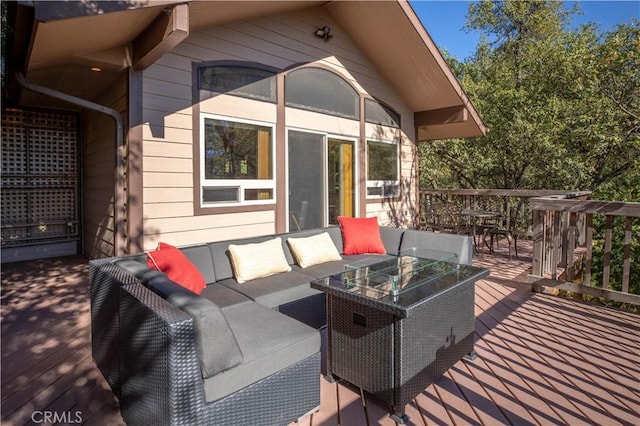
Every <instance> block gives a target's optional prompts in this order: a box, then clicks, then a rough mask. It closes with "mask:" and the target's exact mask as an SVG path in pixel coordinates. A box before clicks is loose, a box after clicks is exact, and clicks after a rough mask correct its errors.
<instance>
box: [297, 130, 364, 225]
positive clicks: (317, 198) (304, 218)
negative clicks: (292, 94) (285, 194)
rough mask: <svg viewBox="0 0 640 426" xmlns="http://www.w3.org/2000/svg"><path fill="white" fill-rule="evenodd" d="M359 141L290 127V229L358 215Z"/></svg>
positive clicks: (335, 221)
mask: <svg viewBox="0 0 640 426" xmlns="http://www.w3.org/2000/svg"><path fill="white" fill-rule="evenodd" d="M355 152H356V151H355V142H354V141H352V140H342V139H337V138H330V137H327V135H326V134H322V133H311V132H303V131H299V130H289V132H288V160H289V161H288V162H289V176H288V178H289V200H288V201H289V212H288V213H289V214H288V216H289V217H288V220H289V230H291V231H296V230H302V229H311V228H318V227H322V226H326V225H328V224H336V223H337V218H338V216H355V214H356V211H355V210H356V195H355V194H356V191H355V164H356V161H355V157H356V155H355Z"/></svg>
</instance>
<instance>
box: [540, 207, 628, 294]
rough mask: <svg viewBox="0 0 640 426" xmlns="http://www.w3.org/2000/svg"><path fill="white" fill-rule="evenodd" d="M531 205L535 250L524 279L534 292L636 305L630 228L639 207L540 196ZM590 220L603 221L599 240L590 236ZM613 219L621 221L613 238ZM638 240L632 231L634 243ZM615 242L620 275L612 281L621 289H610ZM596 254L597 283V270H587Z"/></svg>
mask: <svg viewBox="0 0 640 426" xmlns="http://www.w3.org/2000/svg"><path fill="white" fill-rule="evenodd" d="M530 205H531V210H532V212H533V244H534V245H533V264H532V272H531V275H530V276H529V280H530V282H531V283H533V286H534V290H536V291H544V292H552V293H555V292H557V291H558V290H563V291H569V292H573V293H579V294H589V295H592V296H596V297H602V298H605V299H609V300H613V301H616V302H621V303H632V304H635V305H640V295H638V294H633V293H631V292H630V290H633V288H631V287H630V281H631V266H632V262H636V263H637V262H638V261H640V259H632V255H631V253H632V241H633V238H634V235H633V232H634V230H633V223H634V221H635V222H636V223H638V220H639V219H638V218H640V203H626V202H607V201H594V200H581V199H566V198H562V197H541V198H532V199H531V200H530ZM594 216H595V219H596V220H603V221H604V235H603V236H601V237H598V238H596V236H595V235H594ZM598 216H600V217H598ZM616 218H620V219H616ZM616 220H621V221H623V222H624V226H623V227H622V229H621V230H619V232H618V233H616V232H615V231H616V229H615V227H614V221H616ZM639 237H640V236H639V235H637V230H636V235H635V238H639ZM620 241H622V259H621V262H622V274H621V277H615V280H616V281H617V282H618V283H621V285H620V288H619V289H613V287H612V274H611V272H612V270H613V269H614V266H618V267H619V266H620V265H614V264H612V261H613V260H614V256H612V253H613V251H612V247H613V246H614V242H620ZM596 251H599V253H596ZM596 254H598V255H599V256H601V258H602V265H603V267H602V271H597V272H598V275H599V276H601V277H602V279H601V280H599V281H598V282H595V280H594V279H593V276H594V275H595V274H594V272H596V271H593V269H592V268H593V260H594V258H595V255H596ZM616 269H619V268H616ZM635 291H636V292H637V291H638V290H637V289H636V290H635Z"/></svg>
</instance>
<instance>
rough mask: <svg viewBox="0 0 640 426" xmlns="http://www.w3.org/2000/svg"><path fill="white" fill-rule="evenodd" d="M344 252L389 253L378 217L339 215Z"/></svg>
mask: <svg viewBox="0 0 640 426" xmlns="http://www.w3.org/2000/svg"><path fill="white" fill-rule="evenodd" d="M338 222H339V223H340V229H341V230H342V243H343V246H344V247H343V249H342V252H343V253H344V254H387V251H386V250H385V248H384V244H383V243H382V238H381V237H380V227H379V226H378V218H377V217H368V218H356V217H344V216H339V217H338Z"/></svg>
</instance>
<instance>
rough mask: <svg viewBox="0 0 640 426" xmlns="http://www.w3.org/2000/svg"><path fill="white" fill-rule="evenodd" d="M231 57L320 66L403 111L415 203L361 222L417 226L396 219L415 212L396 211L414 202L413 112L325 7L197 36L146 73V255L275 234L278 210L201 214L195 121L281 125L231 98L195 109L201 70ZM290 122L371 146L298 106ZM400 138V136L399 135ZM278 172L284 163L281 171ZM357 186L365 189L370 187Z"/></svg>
mask: <svg viewBox="0 0 640 426" xmlns="http://www.w3.org/2000/svg"><path fill="white" fill-rule="evenodd" d="M324 25H329V26H330V27H331V28H332V33H333V34H334V38H333V39H332V40H331V41H330V42H328V43H325V42H324V41H322V40H320V39H318V38H316V37H314V36H313V31H314V30H315V29H316V28H318V27H322V26H324ZM223 60H233V61H249V62H254V63H261V64H264V65H267V66H271V67H275V68H278V69H288V68H291V67H293V66H296V65H300V64H318V65H320V66H323V67H328V68H330V69H332V70H333V71H335V72H336V73H337V74H339V75H341V76H342V77H344V78H345V79H347V80H348V81H350V82H351V83H352V84H353V85H354V87H356V88H357V89H358V90H359V91H360V92H361V93H362V94H368V95H370V96H374V97H375V98H377V99H379V100H381V101H383V102H384V103H386V104H387V105H389V106H391V107H392V108H394V109H395V110H396V111H397V112H399V113H400V114H401V117H402V129H401V132H400V133H401V135H400V136H399V138H400V139H401V140H402V143H401V153H400V158H401V167H400V170H401V173H402V181H403V182H406V188H405V189H404V190H403V193H405V194H411V200H407V201H404V200H403V201H402V202H397V203H395V204H394V203H393V202H388V201H383V200H377V201H373V200H366V201H365V202H363V203H361V205H363V206H366V208H364V211H363V210H361V211H360V216H365V215H367V216H371V215H376V216H378V217H379V218H380V221H381V223H384V224H395V225H409V224H410V222H409V221H406V220H404V219H403V221H401V222H398V221H397V220H395V221H394V220H393V218H398V217H402V218H405V217H407V218H409V216H410V214H411V213H406V212H402V213H399V212H391V211H392V210H393V209H397V208H398V207H401V208H409V207H411V205H412V203H413V202H415V199H416V197H415V195H414V194H417V189H416V178H417V172H416V170H415V164H414V160H413V156H414V155H415V145H414V142H413V140H414V133H415V132H414V129H413V113H412V112H411V111H410V110H409V109H408V108H407V106H406V105H405V104H404V103H403V101H402V100H401V98H400V97H399V96H398V94H397V92H396V91H395V90H394V89H393V88H392V87H391V86H390V85H389V84H388V83H387V82H386V81H385V80H384V78H383V77H382V76H381V75H379V74H378V73H377V71H376V70H375V68H374V67H373V65H372V64H371V63H370V61H369V60H368V59H367V58H366V57H365V56H364V55H363V54H362V53H361V52H360V50H359V49H358V47H357V46H356V45H355V44H354V43H353V42H352V41H351V40H350V39H349V37H348V36H347V35H346V34H345V33H344V32H343V31H342V30H341V28H340V26H339V25H338V24H337V23H336V22H335V21H333V20H332V18H331V17H330V15H329V14H328V13H327V12H326V11H325V10H324V9H323V8H311V9H307V10H304V11H299V12H295V13H289V14H283V15H276V16H269V17H262V18H257V19H254V20H249V21H240V22H235V23H231V24H227V25H223V26H217V27H212V28H203V29H198V30H193V31H192V33H191V34H190V36H189V37H188V38H187V39H186V40H185V41H183V42H182V43H181V44H179V45H178V46H177V47H176V48H175V49H174V50H173V51H172V52H171V53H169V54H166V55H165V56H163V57H162V58H161V59H160V60H159V61H158V62H157V63H155V64H154V65H152V66H151V67H149V68H148V69H147V70H145V71H144V74H143V102H142V109H143V110H142V116H143V123H144V129H143V186H144V187H143V200H144V205H143V216H144V248H145V249H146V250H148V249H152V248H154V247H155V246H156V245H157V242H158V241H167V242H171V243H174V244H178V245H182V244H194V243H199V242H205V241H216V240H223V239H227V238H236V237H248V236H254V235H260V234H268V233H273V232H275V231H276V213H275V211H274V210H273V207H270V208H269V209H268V210H265V211H252V212H242V213H232V214H231V213H224V214H211V215H195V214H194V180H193V173H194V166H193V155H194V154H193V152H194V149H193V144H194V136H193V135H194V123H195V125H197V123H198V119H197V117H194V116H193V114H199V113H205V112H206V113H211V114H219V115H225V116H231V117H236V118H245V119H252V120H263V121H268V122H273V123H275V122H276V116H277V108H276V106H275V105H273V104H268V103H264V102H257V101H251V100H247V99H242V98H238V97H233V96H225V95H222V96H217V97H214V98H210V99H207V100H205V101H203V102H201V103H200V104H199V106H197V107H195V108H193V107H192V106H193V103H194V102H193V93H194V92H193V88H192V84H193V71H192V70H193V63H194V62H206V61H223ZM194 111H195V112H194ZM286 120H287V123H286V125H287V127H296V128H304V129H309V130H314V129H316V130H323V131H325V132H327V133H330V134H338V135H345V136H356V137H359V140H358V143H359V144H362V143H364V140H365V138H364V137H363V135H360V124H359V122H357V121H353V120H346V119H340V118H336V117H331V116H326V115H321V114H316V113H311V112H308V111H301V110H294V109H291V108H287V109H286ZM195 130H196V133H197V129H195ZM378 130H379V129H378ZM385 131H386V130H385ZM392 132H395V134H397V133H398V132H397V130H394V131H392ZM367 133H368V132H367ZM195 143H197V141H196V142H195ZM277 167H283V165H282V164H278V166H277ZM361 176H364V175H361ZM359 185H360V187H363V185H364V182H360V183H359ZM361 193H362V194H364V192H361ZM212 212H213V210H212Z"/></svg>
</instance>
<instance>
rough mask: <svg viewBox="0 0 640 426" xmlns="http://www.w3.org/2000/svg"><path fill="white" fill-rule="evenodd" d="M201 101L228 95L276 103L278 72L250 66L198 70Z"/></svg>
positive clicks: (225, 66)
mask: <svg viewBox="0 0 640 426" xmlns="http://www.w3.org/2000/svg"><path fill="white" fill-rule="evenodd" d="M198 88H199V89H200V99H201V100H202V99H204V98H208V97H211V96H213V95H217V94H221V93H226V94H229V95H236V96H242V97H245V98H251V99H257V100H260V101H267V102H276V72H275V71H272V70H268V69H264V68H256V67H252V66H249V65H242V64H238V65H212V66H200V67H199V68H198Z"/></svg>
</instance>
